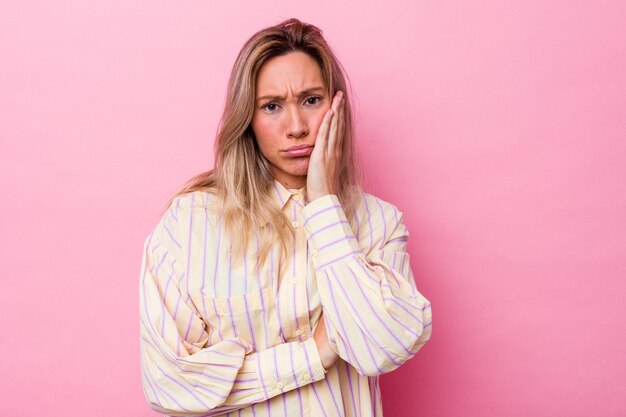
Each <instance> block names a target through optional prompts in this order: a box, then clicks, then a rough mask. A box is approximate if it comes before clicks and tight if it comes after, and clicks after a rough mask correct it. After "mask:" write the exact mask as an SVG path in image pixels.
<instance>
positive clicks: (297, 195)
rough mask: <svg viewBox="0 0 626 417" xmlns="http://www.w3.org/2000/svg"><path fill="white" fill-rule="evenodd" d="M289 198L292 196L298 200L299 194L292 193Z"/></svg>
mask: <svg viewBox="0 0 626 417" xmlns="http://www.w3.org/2000/svg"><path fill="white" fill-rule="evenodd" d="M291 198H293V199H294V200H296V201H298V200H300V195H299V194H292V195H291Z"/></svg>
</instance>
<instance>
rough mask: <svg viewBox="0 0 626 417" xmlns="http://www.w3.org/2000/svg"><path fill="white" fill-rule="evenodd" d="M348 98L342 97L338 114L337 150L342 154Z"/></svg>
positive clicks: (338, 153)
mask: <svg viewBox="0 0 626 417" xmlns="http://www.w3.org/2000/svg"><path fill="white" fill-rule="evenodd" d="M345 109H346V99H345V97H342V100H341V106H340V107H339V113H338V114H337V139H336V140H335V152H336V153H337V155H339V156H341V151H342V150H343V142H344V140H345V138H346V131H345V128H346V119H345V114H346V110H345Z"/></svg>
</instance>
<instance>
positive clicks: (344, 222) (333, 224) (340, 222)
mask: <svg viewBox="0 0 626 417" xmlns="http://www.w3.org/2000/svg"><path fill="white" fill-rule="evenodd" d="M340 224H349V223H348V221H347V220H337V221H336V222H334V223H331V224H327V225H326V226H324V227H322V228H321V229H318V230H316V231H314V232H312V233H311V234H310V235H309V239H312V238H313V237H314V236H316V235H317V234H319V233H320V232H323V231H324V230H327V229H330V228H331V227H335V226H337V225H340Z"/></svg>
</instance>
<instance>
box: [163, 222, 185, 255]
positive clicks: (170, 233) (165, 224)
mask: <svg viewBox="0 0 626 417" xmlns="http://www.w3.org/2000/svg"><path fill="white" fill-rule="evenodd" d="M163 227H164V228H165V231H166V232H167V234H168V235H170V239H172V242H174V244H175V245H176V246H178V249H182V246H181V245H180V243H178V241H177V240H176V238H174V235H173V234H172V232H171V231H170V229H169V227H167V223H163Z"/></svg>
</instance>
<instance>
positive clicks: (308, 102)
mask: <svg viewBox="0 0 626 417" xmlns="http://www.w3.org/2000/svg"><path fill="white" fill-rule="evenodd" d="M320 101H322V98H321V97H320V96H311V97H308V98H307V99H306V100H305V101H304V103H305V104H306V105H307V106H315V105H316V104H319V103H320Z"/></svg>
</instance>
